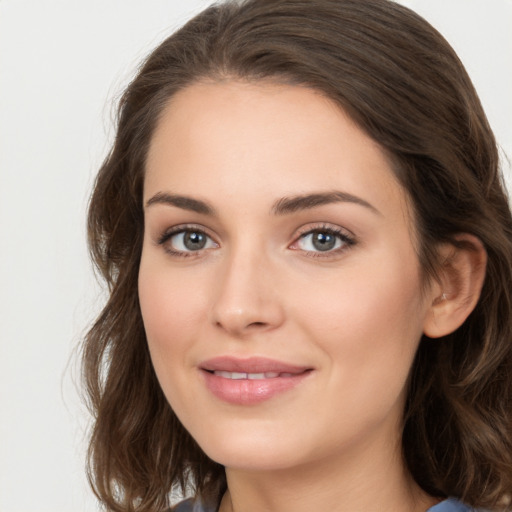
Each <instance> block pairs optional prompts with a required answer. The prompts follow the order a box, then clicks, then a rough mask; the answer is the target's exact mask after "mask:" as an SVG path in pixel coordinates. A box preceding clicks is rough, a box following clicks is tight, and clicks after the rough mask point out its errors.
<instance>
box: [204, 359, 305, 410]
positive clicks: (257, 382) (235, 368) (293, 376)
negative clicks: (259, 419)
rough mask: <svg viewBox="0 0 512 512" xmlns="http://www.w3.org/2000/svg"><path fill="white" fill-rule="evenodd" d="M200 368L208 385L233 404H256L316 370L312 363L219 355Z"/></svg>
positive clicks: (279, 392)
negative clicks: (303, 363) (289, 362)
mask: <svg viewBox="0 0 512 512" xmlns="http://www.w3.org/2000/svg"><path fill="white" fill-rule="evenodd" d="M199 369H200V370H201V375H202V377H203V381H204V383H205V385H206V388H207V389H208V390H209V391H210V392H211V393H212V394H213V395H214V396H215V397H216V398H218V399H220V400H222V401H223V402H227V403H230V404H233V405H245V406H247V405H256V404H259V403H261V402H264V401H267V400H270V399H271V398H273V397H275V396H277V395H281V394H283V393H285V392H287V391H290V390H292V389H293V388H295V387H296V386H297V385H298V384H299V383H300V382H302V381H303V380H304V379H305V378H306V377H308V376H309V375H310V374H311V373H312V370H313V369H312V368H311V367H306V366H296V365H292V364H288V363H284V362H281V361H277V360H273V359H267V358H261V357H253V358H248V359H238V358H233V357H230V356H223V357H217V358H214V359H210V360H208V361H205V362H203V363H202V364H201V365H200V367H199Z"/></svg>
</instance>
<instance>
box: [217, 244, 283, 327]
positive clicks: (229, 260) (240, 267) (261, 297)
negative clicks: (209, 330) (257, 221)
mask: <svg viewBox="0 0 512 512" xmlns="http://www.w3.org/2000/svg"><path fill="white" fill-rule="evenodd" d="M273 273H274V265H272V262H271V258H270V257H269V255H268V252H267V251H266V250H265V249H264V242H261V241H260V242H258V241H257V240H255V239H254V238H253V239H251V238H250V237H248V236H244V237H243V238H241V239H239V240H237V241H236V242H235V243H234V244H232V245H231V247H230V248H229V249H228V250H227V251H226V255H225V258H224V261H223V262H222V267H221V269H219V275H218V279H217V287H216V290H215V291H216V293H215V298H214V303H213V314H212V320H213V322H214V323H215V325H216V326H218V327H221V328H223V329H224V330H226V331H228V332H229V333H231V334H235V335H243V334H245V333H247V332H249V331H251V332H252V331H254V330H260V331H261V330H265V329H270V328H274V327H276V326H278V325H279V324H280V323H281V321H282V308H281V305H280V304H279V299H278V294H277V293H276V290H275V288H274V286H273V278H272V275H273Z"/></svg>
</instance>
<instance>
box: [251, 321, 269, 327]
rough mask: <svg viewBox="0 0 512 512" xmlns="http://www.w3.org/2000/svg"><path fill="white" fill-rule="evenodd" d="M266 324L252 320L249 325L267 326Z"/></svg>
mask: <svg viewBox="0 0 512 512" xmlns="http://www.w3.org/2000/svg"><path fill="white" fill-rule="evenodd" d="M266 325H267V324H266V323H265V322H252V323H250V324H249V325H248V326H247V327H265V326H266Z"/></svg>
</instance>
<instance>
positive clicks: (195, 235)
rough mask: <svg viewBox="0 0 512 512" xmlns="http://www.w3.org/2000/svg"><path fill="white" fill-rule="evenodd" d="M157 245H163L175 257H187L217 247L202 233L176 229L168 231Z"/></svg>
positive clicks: (191, 229)
mask: <svg viewBox="0 0 512 512" xmlns="http://www.w3.org/2000/svg"><path fill="white" fill-rule="evenodd" d="M158 243H159V244H160V245H163V246H164V247H165V249H166V251H167V252H169V253H170V254H172V255H177V256H187V255H190V253H194V252H199V251H202V250H205V249H213V248H215V247H218V244H217V243H216V242H214V241H213V240H212V238H211V237H210V236H208V235H207V234H206V233H205V232H204V231H202V230H200V229H195V228H187V229H185V228H176V229H174V230H172V231H168V232H166V233H164V235H163V236H162V237H161V238H160V240H158Z"/></svg>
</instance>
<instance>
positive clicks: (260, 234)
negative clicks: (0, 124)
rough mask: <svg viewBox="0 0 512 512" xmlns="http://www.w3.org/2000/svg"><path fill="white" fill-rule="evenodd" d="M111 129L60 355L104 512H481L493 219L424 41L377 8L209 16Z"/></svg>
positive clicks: (462, 75) (491, 193) (484, 175)
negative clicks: (83, 287)
mask: <svg viewBox="0 0 512 512" xmlns="http://www.w3.org/2000/svg"><path fill="white" fill-rule="evenodd" d="M119 112H120V116H119V123H118V131H117V137H116V140H115V143H114V147H113V149H112V151H111V153H110V155H109V157H108V158H107V159H106V161H105V163H104V164H103V166H102V168H101V170H100V173H99V175H98V178H97V181H96V185H95V189H94V192H93V196H92V199H91V203H90V210H89V237H90V246H91V252H92V255H93V258H94V261H95V263H96V264H97V266H98V268H99V269H100V272H101V274H102V276H103V277H104V278H105V279H106V281H107V283H108V284H109V287H110V299H109V301H108V303H107V305H106V307H105V308H104V310H103V312H102V314H101V315H100V317H99V318H98V320H97V322H96V323H95V325H94V326H93V328H92V329H91V330H90V332H89V334H88V336H87V339H86V340H85V347H84V362H85V377H86V382H87V387H88V391H89V394H90V397H91V405H92V409H93V411H94V414H95V418H96V422H95V426H94V430H93V433H92V439H91V444H90V477H91V481H92V483H93V487H94V490H95V492H96V494H97V495H98V497H99V498H100V499H101V501H102V502H103V503H104V504H105V506H106V507H107V508H108V510H115V511H129V510H137V511H159V510H165V509H166V508H167V507H168V506H169V503H168V501H169V493H170V492H171V491H172V490H176V489H181V491H184V492H187V491H188V492H189V493H190V494H192V496H193V498H194V499H193V500H189V501H185V502H183V503H182V504H180V505H178V506H177V508H176V510H178V511H180V512H181V511H186V510H192V509H194V510H201V511H202V510H219V511H220V512H226V511H234V512H238V511H244V512H250V511H260V510H265V511H267V510H268V511H279V512H286V511H288V510H290V511H291V510H293V511H302V510H333V511H340V512H341V511H348V510H350V511H354V510H357V511H374V510H375V511H383V510H386V511H387V510H393V511H414V512H424V511H426V510H429V511H431V512H446V511H459V510H463V511H466V510H470V508H469V507H470V506H471V507H475V508H484V507H485V508H487V509H489V510H496V511H497V510H505V509H506V508H507V504H508V502H509V497H510V495H511V492H512V446H511V435H512V432H511V426H512V423H511V407H510V405H511V403H510V392H511V389H512V388H511V382H510V379H511V378H512V377H511V375H512V371H511V370H512V367H511V365H512V359H511V357H512V353H511V344H510V341H511V331H512V315H511V307H512V306H511V290H512V275H511V269H512V218H511V213H510V209H509V206H508V203H507V199H506V195H505V192H504V189H503V185H502V183H501V178H500V174H499V171H498V156H497V149H496V143H495V141H494V138H493V135H492V132H491V130H490V128H489V126H488V123H487V121H486V118H485V115H484V113H483V111H482V108H481V106H480V103H479V101H478V98H477V96H476V93H475V91H474V89H473V87H472V85H471V82H470V80H469V78H468V76H467V74H466V72H465V71H464V69H463V67H462V65H461V64H460V61H459V60H458V59H457V57H456V55H455V54H454V52H453V50H452V49H451V48H450V47H449V45H448V44H447V43H446V41H445V40H444V39H443V38H442V37H441V36H440V35H439V34H438V33H437V32H436V31H435V30H434V29H433V28H432V27H430V26H429V25H428V24H427V23H426V22H425V21H424V20H423V19H421V18H420V17H418V16H417V15H415V14H414V13H412V12H411V11H409V10H408V9H406V8H404V7H401V6H399V5H397V4H394V3H393V2H390V1H387V0H364V1H362V0H315V1H310V0H308V1H304V0H249V1H245V2H228V3H224V4H221V5H218V6H213V7H210V8H208V9H206V10H205V11H204V12H203V13H201V14H199V15H198V16H197V17H196V18H194V19H193V20H191V21H190V22H189V23H188V24H187V25H185V26H184V27H183V28H182V29H180V30H179V31H178V32H176V33H175V34H174V35H172V36H171V37H169V38H168V39H167V40H166V41H164V42H163V43H162V44H161V45H160V46H159V47H158V48H157V49H156V50H155V51H154V52H153V53H152V54H151V55H150V56H149V58H148V59H147V60H146V62H145V63H144V65H143V66H142V67H141V69H140V71H139V73H138V75H137V77H136V78H135V79H134V81H133V82H132V83H131V84H130V86H129V87H128V89H127V90H126V92H125V94H124V96H123V98H122V100H121V104H120V111H119ZM463 503H464V504H463ZM193 507H195V508H193Z"/></svg>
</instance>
